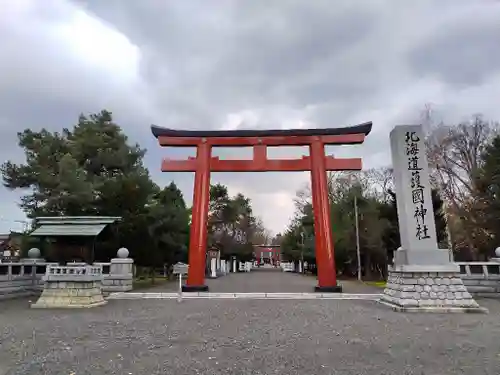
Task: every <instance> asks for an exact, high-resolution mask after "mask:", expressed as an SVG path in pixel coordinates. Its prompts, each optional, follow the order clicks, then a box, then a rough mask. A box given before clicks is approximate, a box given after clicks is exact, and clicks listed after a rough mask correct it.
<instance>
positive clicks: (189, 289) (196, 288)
mask: <svg viewBox="0 0 500 375" xmlns="http://www.w3.org/2000/svg"><path fill="white" fill-rule="evenodd" d="M182 292H183V293H198V292H208V285H183V286H182Z"/></svg>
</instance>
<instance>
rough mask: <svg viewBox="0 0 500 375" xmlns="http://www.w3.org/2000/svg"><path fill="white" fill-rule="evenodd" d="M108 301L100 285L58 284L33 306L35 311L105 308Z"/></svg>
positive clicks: (45, 292) (47, 289)
mask: <svg viewBox="0 0 500 375" xmlns="http://www.w3.org/2000/svg"><path fill="white" fill-rule="evenodd" d="M106 303H108V301H106V300H105V299H104V298H103V295H102V292H101V286H100V283H99V284H98V283H96V282H92V281H90V282H84V283H72V282H56V283H50V284H49V285H48V288H47V287H46V288H45V289H44V290H43V292H42V294H41V295H40V297H39V298H38V301H36V303H33V304H31V308H33V309H60V308H65V309H80V308H89V307H97V306H103V305H105V304H106Z"/></svg>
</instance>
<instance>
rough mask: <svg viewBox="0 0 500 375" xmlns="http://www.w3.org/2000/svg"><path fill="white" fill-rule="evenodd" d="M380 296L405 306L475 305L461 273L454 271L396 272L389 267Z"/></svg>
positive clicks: (470, 306) (452, 306) (467, 306)
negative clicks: (384, 287) (382, 293)
mask: <svg viewBox="0 0 500 375" xmlns="http://www.w3.org/2000/svg"><path fill="white" fill-rule="evenodd" d="M382 300H383V301H386V302H389V303H392V304H397V305H400V306H401V307H407V308H412V307H419V308H436V307H439V308H474V307H477V304H476V302H475V301H474V300H473V298H472V296H471V294H470V293H469V292H468V291H467V288H466V287H465V285H464V284H463V282H462V280H461V278H460V275H459V274H458V273H456V272H398V271H395V270H389V277H388V280H387V286H386V289H385V290H384V295H383V297H382Z"/></svg>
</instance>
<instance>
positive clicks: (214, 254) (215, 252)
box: [207, 250, 219, 258]
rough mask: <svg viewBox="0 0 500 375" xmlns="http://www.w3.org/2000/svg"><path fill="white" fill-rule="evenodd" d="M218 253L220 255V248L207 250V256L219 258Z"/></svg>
mask: <svg viewBox="0 0 500 375" xmlns="http://www.w3.org/2000/svg"><path fill="white" fill-rule="evenodd" d="M218 255H219V250H208V251H207V256H208V257H209V258H217V256H218Z"/></svg>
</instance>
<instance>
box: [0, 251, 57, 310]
mask: <svg viewBox="0 0 500 375" xmlns="http://www.w3.org/2000/svg"><path fill="white" fill-rule="evenodd" d="M51 265H57V264H56V263H48V262H44V261H40V262H33V261H31V260H26V261H24V260H21V261H20V262H16V263H0V300H2V299H7V298H16V297H26V296H31V295H33V294H38V293H40V292H41V291H42V289H43V276H44V275H45V273H46V271H47V267H48V266H51Z"/></svg>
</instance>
